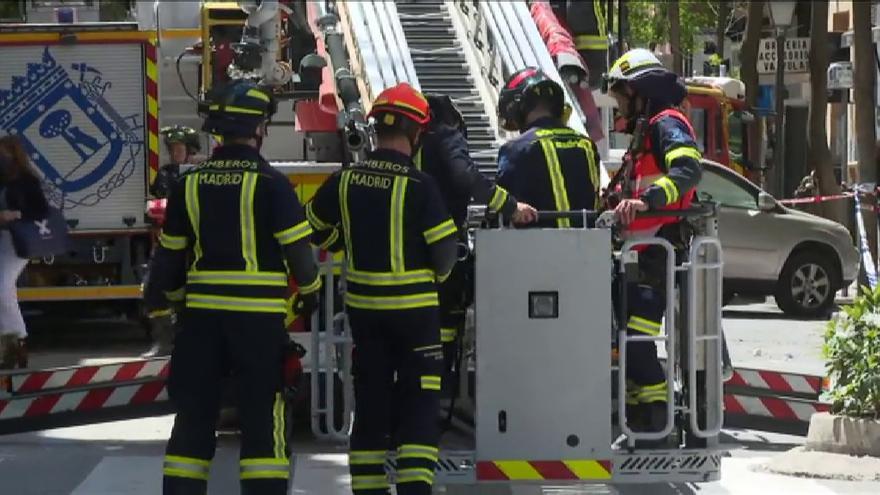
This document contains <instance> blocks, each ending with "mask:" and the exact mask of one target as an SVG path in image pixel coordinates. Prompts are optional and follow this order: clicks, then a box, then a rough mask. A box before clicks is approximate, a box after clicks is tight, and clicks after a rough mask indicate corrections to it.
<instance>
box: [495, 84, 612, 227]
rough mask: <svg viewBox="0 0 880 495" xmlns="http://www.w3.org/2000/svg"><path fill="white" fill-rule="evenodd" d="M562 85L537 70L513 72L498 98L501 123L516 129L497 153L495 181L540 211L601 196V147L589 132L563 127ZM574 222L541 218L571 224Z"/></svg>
mask: <svg viewBox="0 0 880 495" xmlns="http://www.w3.org/2000/svg"><path fill="white" fill-rule="evenodd" d="M568 113H569V109H568V108H567V107H566V105H565V96H564V94H563V89H562V86H560V85H559V84H558V83H557V82H556V81H554V80H552V79H550V78H549V77H547V76H546V75H545V74H544V73H543V72H542V71H541V70H539V69H536V68H534V67H528V68H526V69H523V70H521V71H519V72H516V73H514V74H513V75H512V76H510V78H508V80H507V82H506V83H505V84H504V87H503V88H502V89H501V93H500V95H499V97H498V118H499V123H500V125H501V126H502V127H503V128H504V129H506V130H508V131H519V132H520V133H521V134H520V136H519V137H517V138H515V139H513V140H511V141H509V142H507V143H505V144H504V145H503V146H502V147H501V150H500V151H499V152H498V184H499V185H500V186H502V187H504V188H506V189H507V190H508V191H510V193H511V194H513V195H515V196H516V197H517V198H519V200H520V201H524V202H526V203H528V204H530V205H532V206H534V207H535V208H537V209H538V210H548V211H567V210H581V209H587V210H594V209H596V208H597V207H598V200H599V173H600V170H599V165H600V164H599V152H598V150H597V148H596V145H595V143H593V141H592V140H591V139H589V138H588V137H586V136H584V135H582V134H580V133H578V132H576V131H574V130H573V129H571V128H569V127H566V126H565V124H564V122H565V121H566V120H567V114H568ZM577 223H578V222H577V221H571V220H569V219H565V218H562V219H558V220H551V221H539V222H538V226H539V227H560V228H563V227H570V226H576V224H577Z"/></svg>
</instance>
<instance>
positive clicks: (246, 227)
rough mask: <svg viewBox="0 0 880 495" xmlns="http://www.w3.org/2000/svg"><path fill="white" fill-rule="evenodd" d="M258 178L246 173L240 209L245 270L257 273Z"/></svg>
mask: <svg viewBox="0 0 880 495" xmlns="http://www.w3.org/2000/svg"><path fill="white" fill-rule="evenodd" d="M257 177H259V175H257V174H255V173H252V172H245V173H244V179H243V180H242V183H241V194H240V197H239V208H240V216H241V256H242V258H244V264H245V270H246V271H249V272H255V271H257V269H258V265H257V229H256V225H255V219H254V193H255V192H256V190H257Z"/></svg>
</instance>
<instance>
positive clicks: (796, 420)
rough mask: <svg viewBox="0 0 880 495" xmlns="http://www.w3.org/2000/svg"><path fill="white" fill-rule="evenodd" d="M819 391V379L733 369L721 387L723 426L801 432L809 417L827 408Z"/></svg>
mask: <svg viewBox="0 0 880 495" xmlns="http://www.w3.org/2000/svg"><path fill="white" fill-rule="evenodd" d="M821 392H822V377H820V376H814V375H805V374H800V373H787V372H779V371H770V370H758V369H750V368H737V369H736V370H734V373H733V377H731V379H730V380H728V381H727V382H726V383H725V384H724V414H725V418H726V424H728V425H738V424H745V423H749V424H750V425H752V424H755V425H756V426H759V427H760V428H761V429H766V430H771V431H772V430H775V429H777V427H779V428H780V429H784V430H786V431H805V430H806V427H807V425H808V424H809V422H810V416H812V415H813V414H814V413H818V412H826V411H828V410H829V409H830V405H829V404H825V403H823V402H821V401H820V400H819V396H820V394H821Z"/></svg>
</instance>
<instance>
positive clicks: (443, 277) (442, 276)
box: [437, 269, 452, 284]
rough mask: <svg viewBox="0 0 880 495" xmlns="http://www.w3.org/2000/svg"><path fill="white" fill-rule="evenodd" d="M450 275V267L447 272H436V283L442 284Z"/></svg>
mask: <svg viewBox="0 0 880 495" xmlns="http://www.w3.org/2000/svg"><path fill="white" fill-rule="evenodd" d="M450 275H452V270H451V269H450V270H449V271H448V272H446V273H441V274H438V275H437V283H441V284H442V283H443V282H446V280H447V279H448V278H449V276H450Z"/></svg>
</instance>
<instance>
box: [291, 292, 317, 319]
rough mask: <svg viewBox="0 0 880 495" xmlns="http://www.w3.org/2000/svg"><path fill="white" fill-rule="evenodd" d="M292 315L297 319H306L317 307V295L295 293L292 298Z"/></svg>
mask: <svg viewBox="0 0 880 495" xmlns="http://www.w3.org/2000/svg"><path fill="white" fill-rule="evenodd" d="M292 307H293V314H295V315H296V316H297V317H299V316H302V317H303V318H308V317H309V316H311V315H312V313H313V312H314V311H315V309H317V307H318V294H317V293H314V292H313V293H311V294H302V293H299V292H297V293H296V295H295V296H293V304H292Z"/></svg>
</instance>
